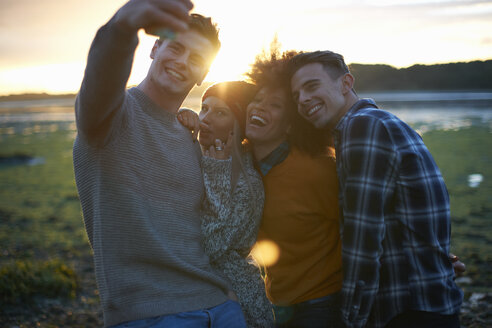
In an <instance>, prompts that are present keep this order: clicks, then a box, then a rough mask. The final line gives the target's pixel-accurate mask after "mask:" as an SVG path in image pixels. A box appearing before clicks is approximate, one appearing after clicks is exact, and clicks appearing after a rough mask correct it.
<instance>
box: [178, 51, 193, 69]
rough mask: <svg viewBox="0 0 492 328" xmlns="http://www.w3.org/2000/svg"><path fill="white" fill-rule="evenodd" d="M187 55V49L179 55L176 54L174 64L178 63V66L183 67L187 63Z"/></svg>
mask: <svg viewBox="0 0 492 328" xmlns="http://www.w3.org/2000/svg"><path fill="white" fill-rule="evenodd" d="M188 57H189V53H188V51H184V52H183V53H182V54H181V55H180V56H177V57H176V59H175V61H174V62H175V63H176V65H178V66H179V67H180V68H184V67H186V66H187V65H188Z"/></svg>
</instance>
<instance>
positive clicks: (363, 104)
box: [334, 98, 378, 135]
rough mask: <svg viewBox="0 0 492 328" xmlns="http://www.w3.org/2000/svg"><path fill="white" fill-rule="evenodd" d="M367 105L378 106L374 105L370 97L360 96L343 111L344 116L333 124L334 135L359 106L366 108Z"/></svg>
mask: <svg viewBox="0 0 492 328" xmlns="http://www.w3.org/2000/svg"><path fill="white" fill-rule="evenodd" d="M367 107H374V108H378V106H377V105H376V102H375V101H374V100H372V99H370V98H362V99H359V101H357V102H356V103H355V104H353V105H352V107H350V109H349V110H348V111H347V113H345V115H344V116H342V118H341V119H340V121H338V123H337V125H336V126H335V129H334V133H335V135H338V134H339V133H340V131H341V130H342V129H343V127H344V125H345V123H346V121H347V119H348V118H349V117H350V116H352V115H353V114H354V113H355V112H357V111H358V110H359V109H361V108H367Z"/></svg>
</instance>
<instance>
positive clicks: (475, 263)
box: [423, 127, 492, 288]
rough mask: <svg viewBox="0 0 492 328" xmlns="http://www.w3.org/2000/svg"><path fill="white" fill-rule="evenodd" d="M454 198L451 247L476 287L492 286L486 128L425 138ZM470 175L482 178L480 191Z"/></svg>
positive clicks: (491, 169)
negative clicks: (470, 178) (479, 175)
mask: <svg viewBox="0 0 492 328" xmlns="http://www.w3.org/2000/svg"><path fill="white" fill-rule="evenodd" d="M423 139H424V142H425V143H426V145H427V147H428V148H429V150H430V151H431V153H432V154H433V156H434V159H435V160H436V162H437V164H438V165H439V168H440V169H441V172H442V174H443V176H444V179H445V181H446V185H447V187H448V191H449V194H450V199H451V217H452V241H451V242H452V247H451V250H452V252H454V253H455V254H457V255H458V256H459V257H460V258H461V259H462V260H463V261H464V262H465V263H466V265H467V275H468V276H469V277H470V278H472V279H473V285H476V286H487V287H488V288H490V286H492V267H491V266H490V263H492V225H491V221H492V152H491V149H492V133H491V131H490V129H489V128H487V127H471V128H467V129H462V130H458V131H431V132H428V133H426V134H424V136H423ZM470 174H481V175H483V182H482V183H481V184H480V185H479V186H478V187H477V188H471V187H469V186H468V176H469V175H470Z"/></svg>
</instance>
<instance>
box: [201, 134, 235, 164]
mask: <svg viewBox="0 0 492 328" xmlns="http://www.w3.org/2000/svg"><path fill="white" fill-rule="evenodd" d="M231 151H232V132H231V133H229V136H228V137H227V141H226V142H225V143H224V142H222V140H220V139H216V140H215V145H212V146H210V147H209V148H208V149H205V150H204V152H203V155H204V156H207V157H212V158H215V159H228V158H229V156H231Z"/></svg>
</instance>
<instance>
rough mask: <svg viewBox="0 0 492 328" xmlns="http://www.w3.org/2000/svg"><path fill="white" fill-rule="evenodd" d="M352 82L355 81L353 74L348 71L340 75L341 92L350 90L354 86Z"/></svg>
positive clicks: (344, 92)
mask: <svg viewBox="0 0 492 328" xmlns="http://www.w3.org/2000/svg"><path fill="white" fill-rule="evenodd" d="M354 82H355V79H354V76H353V75H352V74H350V73H346V74H345V75H344V76H343V77H342V92H343V94H346V93H348V92H350V91H352V88H353V87H354Z"/></svg>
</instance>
